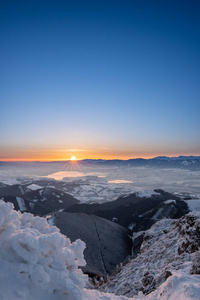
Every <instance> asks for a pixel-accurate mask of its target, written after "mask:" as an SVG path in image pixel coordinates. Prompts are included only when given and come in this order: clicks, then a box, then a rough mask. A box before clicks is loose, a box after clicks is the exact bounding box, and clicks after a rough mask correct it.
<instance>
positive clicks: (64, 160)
mask: <svg viewBox="0 0 200 300" xmlns="http://www.w3.org/2000/svg"><path fill="white" fill-rule="evenodd" d="M159 157H160V158H161V157H163V158H164V157H166V158H179V157H194V158H195V157H200V155H178V156H166V155H158V156H154V157H151V156H150V157H148V158H144V157H134V158H128V159H122V158H112V159H107V158H83V159H78V158H77V159H76V161H84V160H93V161H95V160H104V161H113V160H119V161H129V160H136V159H143V160H149V159H154V158H159ZM66 161H71V159H57V160H49V159H48V160H31V159H0V162H27V163H28V162H30V163H31V162H39V163H44V162H66ZM72 163H73V161H72Z"/></svg>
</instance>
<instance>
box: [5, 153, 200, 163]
mask: <svg viewBox="0 0 200 300" xmlns="http://www.w3.org/2000/svg"><path fill="white" fill-rule="evenodd" d="M44 152H45V151H43V153H38V152H37V151H35V153H34V154H33V153H31V154H29V155H28V154H27V155H26V154H24V153H22V155H20V154H18V155H16V156H14V155H13V157H12V156H11V155H10V157H8V158H6V155H4V157H2V158H0V161H2V162H53V161H65V162H67V161H68V162H71V164H75V163H77V162H78V161H81V160H84V159H105V160H112V159H121V160H128V159H136V158H144V159H149V158H154V157H157V156H168V157H175V156H180V155H183V156H189V155H194V156H200V153H187V152H186V153H177V152H176V153H172V152H170V153H160V152H156V151H155V152H154V153H152V152H150V151H149V152H147V151H146V152H145V151H141V152H139V151H138V152H137V153H135V152H134V151H133V154H131V151H127V152H125V151H123V150H122V151H120V150H119V151H116V152H114V151H110V152H108V151H104V152H102V151H98V150H96V151H95V150H94V151H92V150H88V151H81V150H80V151H77V152H75V155H76V156H75V155H73V156H70V155H69V156H68V157H66V152H67V150H66V149H65V150H63V151H57V150H55V151H53V150H52V151H49V152H48V151H47V152H46V153H44ZM68 152H70V151H68ZM23 154H24V155H23Z"/></svg>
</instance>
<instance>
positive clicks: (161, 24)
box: [0, 0, 200, 160]
mask: <svg viewBox="0 0 200 300" xmlns="http://www.w3.org/2000/svg"><path fill="white" fill-rule="evenodd" d="M199 16H200V1H199V0H196V1H194V0H187V1H186V0H179V1H176V0H157V1H156V0H155V1H154V0H151V1H149V0H146V1H143V0H135V1H134V0H132V1H129V0H120V1H119V0H113V1H110V0H106V1H104V0H91V1H84V0H79V1H76V0H72V1H67V0H65V1H64V0H54V1H53V0H48V1H43V0H40V1H37V0H34V1H29V0H26V1H20V0H17V1H16V0H13V1H10V0H4V1H2V0H0V44H1V45H0V101H1V102H0V160H9V159H13V160H16V159H22V160H23V159H30V160H46V159H48V160H51V159H52V160H55V159H68V158H70V156H71V155H75V156H76V157H77V158H79V159H82V158H123V159H127V158H134V157H153V156H157V155H169V156H177V155H190V154H191V155H200V84H199V80H200V18H199Z"/></svg>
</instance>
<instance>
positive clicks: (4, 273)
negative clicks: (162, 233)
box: [0, 201, 200, 300]
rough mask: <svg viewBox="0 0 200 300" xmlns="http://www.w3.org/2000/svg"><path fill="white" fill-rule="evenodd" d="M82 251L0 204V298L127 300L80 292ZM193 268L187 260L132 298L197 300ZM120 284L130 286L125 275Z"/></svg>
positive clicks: (43, 223) (41, 222)
mask: <svg viewBox="0 0 200 300" xmlns="http://www.w3.org/2000/svg"><path fill="white" fill-rule="evenodd" d="M163 225H164V224H163ZM171 225H172V224H171ZM198 226H199V225H198ZM150 233H151V231H149V234H150ZM152 234H155V228H154V230H153V231H152ZM158 235H159V234H158ZM158 235H157V237H158ZM182 242H184V241H182ZM193 244H194V243H193ZM84 248H85V244H84V243H83V242H82V241H80V240H77V241H75V242H74V243H71V242H70V240H69V239H68V238H67V237H65V236H64V235H62V234H61V233H60V232H59V229H58V228H56V227H55V226H50V225H49V224H48V223H47V220H46V219H44V218H40V217H34V216H33V215H31V214H28V213H24V214H21V213H20V212H16V211H14V210H13V206H12V204H10V203H5V202H3V201H0V265H1V272H0V299H1V300H10V299H12V300H19V299H20V300H27V299H29V300H36V299H37V300H38V299H39V300H64V299H66V300H96V299H97V300H98V299H101V300H127V299H128V298H127V297H124V296H115V295H114V294H109V293H106V294H105V293H101V292H99V291H97V290H89V289H86V288H84V287H85V284H86V282H87V276H86V275H84V274H83V273H82V271H81V270H80V269H78V266H83V265H85V261H84V258H83V250H84ZM157 251H158V249H157ZM155 252H156V251H155ZM188 255H189V254H188ZM144 259H145V256H144ZM147 259H148V257H147ZM155 260H156V258H155ZM140 267H142V266H138V268H140ZM191 267H192V261H191V260H190V259H189V260H187V256H186V259H185V260H184V266H183V267H182V268H178V269H176V268H174V270H173V272H172V276H170V277H169V278H168V279H167V280H166V281H165V282H163V283H162V284H161V285H160V286H159V287H158V288H157V289H156V290H154V291H153V292H152V293H151V294H148V295H147V296H144V295H143V293H142V292H139V294H138V295H135V296H134V298H131V299H132V300H136V299H146V300H157V299H162V300H175V299H182V300H197V299H200V279H199V275H191V274H190V273H191V272H190V270H191ZM197 269H198V264H197ZM124 283H127V284H130V282H129V278H128V277H126V275H125V274H124V278H123V280H121V282H120V283H119V285H120V284H121V288H122V289H123V284H124ZM133 284H134V282H132V283H131V284H130V288H131V287H132V285H133ZM129 299H130V298H129Z"/></svg>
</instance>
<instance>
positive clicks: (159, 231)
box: [100, 213, 200, 300]
mask: <svg viewBox="0 0 200 300" xmlns="http://www.w3.org/2000/svg"><path fill="white" fill-rule="evenodd" d="M134 238H135V237H134ZM199 261H200V213H199V214H196V215H195V214H194V213H189V214H188V215H185V216H184V217H182V218H181V219H179V220H170V219H163V220H161V221H158V222H157V223H156V224H154V225H153V226H152V227H151V228H150V229H149V230H147V231H146V232H143V243H142V245H141V249H140V253H139V254H138V256H137V257H136V258H135V259H133V260H131V261H130V262H129V263H128V264H127V265H126V266H124V267H123V268H122V269H121V271H120V272H119V273H118V274H116V275H114V276H113V277H111V278H110V280H109V281H108V282H107V283H106V284H105V285H104V286H103V287H101V288H100V290H101V291H104V292H110V293H115V294H116V295H126V296H128V297H133V296H136V295H138V293H139V296H140V298H141V299H143V297H144V299H148V300H151V299H152V300H153V299H156V300H157V299H163V300H164V299H166V300H168V299H171V300H172V299H173V300H175V299H181V300H182V299H184V300H185V299H195V300H197V299H200V276H199V274H200V262H199ZM145 295H146V296H145Z"/></svg>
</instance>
